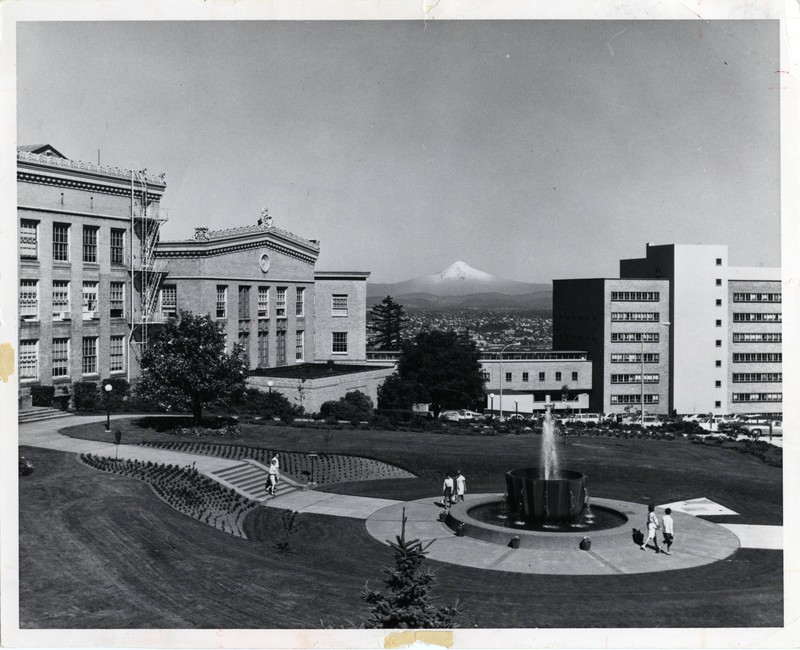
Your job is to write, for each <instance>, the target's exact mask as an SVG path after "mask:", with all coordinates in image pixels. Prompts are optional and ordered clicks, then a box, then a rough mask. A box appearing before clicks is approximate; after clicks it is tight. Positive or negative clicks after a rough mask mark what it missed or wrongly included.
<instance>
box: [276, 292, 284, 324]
mask: <svg viewBox="0 0 800 650" xmlns="http://www.w3.org/2000/svg"><path fill="white" fill-rule="evenodd" d="M275 317H276V318H286V287H278V289H277V291H276V293H275Z"/></svg>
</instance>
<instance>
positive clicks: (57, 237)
mask: <svg viewBox="0 0 800 650" xmlns="http://www.w3.org/2000/svg"><path fill="white" fill-rule="evenodd" d="M53 261H54V262H69V225H68V224H66V223H54V224H53Z"/></svg>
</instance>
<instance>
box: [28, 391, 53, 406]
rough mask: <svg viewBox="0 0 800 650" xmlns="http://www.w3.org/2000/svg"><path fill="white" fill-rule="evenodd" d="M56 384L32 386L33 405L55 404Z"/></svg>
mask: <svg viewBox="0 0 800 650" xmlns="http://www.w3.org/2000/svg"><path fill="white" fill-rule="evenodd" d="M55 392H56V388H55V386H31V406H53V396H54V395H55Z"/></svg>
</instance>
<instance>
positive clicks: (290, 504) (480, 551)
mask: <svg viewBox="0 0 800 650" xmlns="http://www.w3.org/2000/svg"><path fill="white" fill-rule="evenodd" d="M130 417H137V416H135V415H134V416H132V415H131V414H121V415H116V416H112V418H111V419H112V420H117V419H124V418H130ZM105 420H106V417H105V416H97V415H90V416H71V417H68V418H59V419H55V420H44V421H39V422H31V423H25V424H20V425H19V445H20V446H30V447H40V448H44V449H53V450H56V451H63V452H68V453H75V454H80V453H90V454H96V455H102V456H108V457H114V456H117V455H118V457H119V458H125V459H130V460H140V461H151V462H154V463H166V464H172V465H178V466H187V465H194V466H195V467H196V468H197V470H198V471H200V472H202V473H203V474H205V475H208V476H211V475H213V474H214V473H215V472H218V471H221V470H224V469H226V468H230V467H232V466H235V465H237V464H240V463H241V462H242V461H241V460H228V459H224V458H216V457H213V456H203V455H199V454H190V453H185V452H177V451H171V450H168V449H157V448H152V447H147V446H142V445H125V444H121V445H119V446H118V448H117V445H115V444H114V443H113V442H93V441H90V440H81V439H78V438H69V437H67V436H64V435H61V434H60V433H59V430H61V429H63V428H66V427H71V426H76V425H81V424H93V423H97V424H98V426H102V425H103V424H104V423H105ZM110 435H111V434H109V437H110ZM211 477H212V478H214V476H211ZM437 500H438V498H437V497H436V496H431V497H428V498H424V499H418V500H415V501H409V502H401V501H393V500H389V499H376V498H370V497H357V496H347V495H340V494H332V493H328V492H317V491H314V490H295V491H292V492H289V493H286V494H283V495H279V496H276V497H272V498H268V499H266V500H263V501H261V502H260V503H261V505H263V506H265V507H270V508H280V509H291V510H296V511H298V512H308V513H315V514H324V515H332V516H337V517H349V518H355V519H362V520H365V526H366V529H367V531H368V532H369V534H370V535H371V536H372V537H374V538H375V539H377V540H378V541H380V542H383V543H386V541H387V540H394V539H395V537H396V536H397V535H399V534H400V526H401V520H402V511H403V508H405V510H406V516H407V517H408V524H407V529H406V536H407V538H409V539H414V538H418V539H420V540H423V541H425V542H434V543H432V544H431V546H430V547H429V549H428V553H429V557H430V558H431V559H434V560H438V561H440V562H447V563H451V564H459V565H462V566H470V567H474V568H479V569H487V570H496V571H511V572H515V573H530V574H562V575H621V574H635V573H651V572H656V571H668V570H674V569H688V568H692V567H697V566H702V565H704V564H709V563H711V562H716V561H719V560H722V559H724V558H725V557H728V556H730V555H731V554H732V553H733V552H734V551H735V550H736V549H737V548H739V547H742V548H763V549H781V548H782V541H783V540H782V537H783V528H782V527H781V526H750V525H746V524H724V525H719V524H713V523H710V522H708V521H705V520H702V519H699V518H697V517H695V516H692V515H694V514H699V513H697V512H694V513H693V512H691V510H692V508H686V512H685V513H682V512H680V509H679V510H678V512H675V513H674V516H675V517H676V542H675V545H674V546H673V555H670V556H668V555H663V554H656V553H655V552H654V551H653V550H648V551H647V552H642V551H640V550H639V549H638V547H637V546H636V545H635V544H633V543H632V542H631V543H630V544H628V543H621V544H619V545H618V546H616V547H613V548H597V549H593V550H591V551H588V552H587V551H581V550H579V549H574V550H572V549H571V550H557V549H555V550H548V549H525V548H519V549H512V548H509V547H507V546H505V545H503V544H496V543H492V542H487V541H482V540H479V539H472V538H468V537H458V536H456V535H455V533H454V532H453V531H452V530H451V529H450V528H449V527H447V526H446V525H445V524H444V523H442V522H440V521H439V513H440V512H441V509H440V508H439V507H437V505H436V501H437ZM696 501H703V500H702V499H699V500H696ZM709 503H710V502H709ZM686 504H690V505H692V506H694V505H695V504H694V503H693V502H686ZM638 505H641V504H638ZM712 505H715V504H712ZM678 517H681V518H682V519H681V522H680V526H678V525H677V523H678V522H677V518H678ZM692 521H694V522H696V523H695V524H693V523H692ZM631 526H633V524H631Z"/></svg>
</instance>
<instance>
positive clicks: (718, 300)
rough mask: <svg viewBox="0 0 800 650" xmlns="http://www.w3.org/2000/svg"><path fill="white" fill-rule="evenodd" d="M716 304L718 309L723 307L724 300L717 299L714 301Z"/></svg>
mask: <svg viewBox="0 0 800 650" xmlns="http://www.w3.org/2000/svg"><path fill="white" fill-rule="evenodd" d="M714 304H715V305H716V306H717V307H722V298H717V299H716V300H715V301H714Z"/></svg>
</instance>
